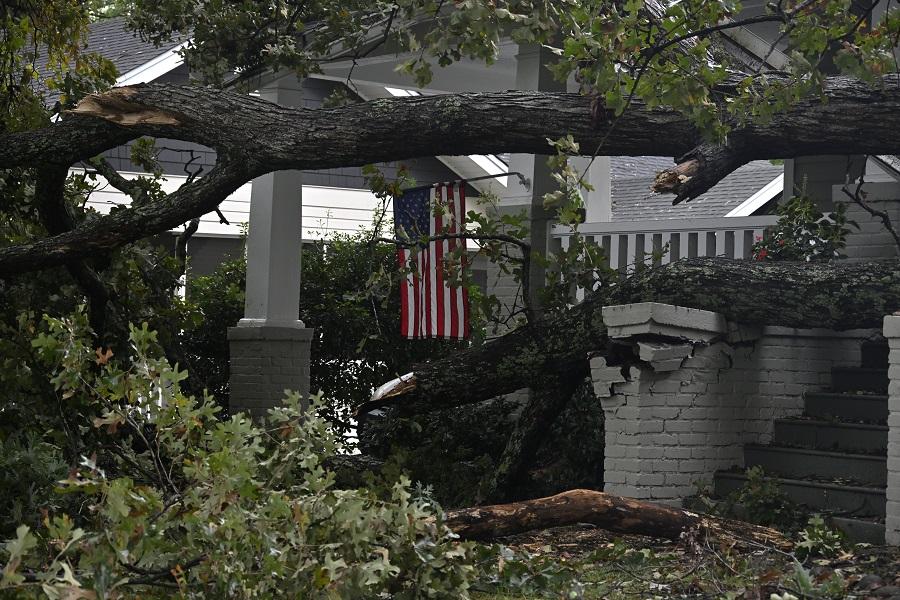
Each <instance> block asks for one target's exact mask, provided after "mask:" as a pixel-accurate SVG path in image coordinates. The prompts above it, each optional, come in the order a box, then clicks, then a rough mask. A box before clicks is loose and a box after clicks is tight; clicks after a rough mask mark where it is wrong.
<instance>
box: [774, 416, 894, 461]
mask: <svg viewBox="0 0 900 600" xmlns="http://www.w3.org/2000/svg"><path fill="white" fill-rule="evenodd" d="M887 439H888V428H887V426H886V425H872V424H868V423H842V422H840V421H837V422H835V421H821V420H818V419H775V429H774V431H773V434H772V444H773V445H784V446H803V447H804V448H814V449H816V450H850V451H857V452H882V453H886V452H887Z"/></svg>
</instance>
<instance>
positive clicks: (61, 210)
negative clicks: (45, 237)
mask: <svg viewBox="0 0 900 600" xmlns="http://www.w3.org/2000/svg"><path fill="white" fill-rule="evenodd" d="M67 176H68V169H67V168H66V167H64V166H61V165H48V166H46V167H44V168H43V169H40V170H39V172H38V177H37V180H36V182H35V190H34V198H35V204H36V206H37V209H38V215H39V217H40V219H41V222H42V223H43V224H44V227H45V228H46V229H47V232H48V233H49V234H51V235H59V234H62V233H65V232H68V231H71V230H72V229H73V228H74V227H75V220H74V219H73V218H72V215H71V214H70V213H69V209H68V207H67V206H66V201H65V185H66V178H67ZM66 269H67V270H68V271H69V274H70V275H71V276H72V279H74V280H75V283H76V284H78V287H79V288H80V289H81V291H82V292H84V293H85V294H86V295H87V297H88V304H89V320H90V323H91V327H92V328H93V330H94V333H96V334H97V336H98V337H99V338H100V339H101V340H102V339H103V337H104V335H105V333H106V323H107V319H106V317H107V315H106V311H107V305H108V304H109V300H110V293H109V290H108V289H107V287H106V284H105V283H103V280H102V279H100V276H99V275H98V274H97V272H96V271H94V269H93V268H91V267H90V266H89V265H88V264H87V263H84V262H81V261H75V262H70V263H68V264H67V265H66Z"/></svg>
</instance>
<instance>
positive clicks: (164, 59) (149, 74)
mask: <svg viewBox="0 0 900 600" xmlns="http://www.w3.org/2000/svg"><path fill="white" fill-rule="evenodd" d="M190 43H191V41H190V40H188V41H186V42H182V43H181V44H178V45H177V46H175V47H174V48H170V49H169V50H167V51H165V52H163V53H162V54H159V55H157V56H155V57H153V58H151V59H150V60H148V61H147V62H145V63H144V64H142V65H138V66H137V67H135V68H134V69H132V70H130V71H128V72H127V73H125V74H124V75H122V76H121V77H119V78H118V79H117V80H116V86H122V85H136V84H138V83H149V82H151V81H153V80H155V79H158V78H160V77H162V76H163V75H165V74H166V73H169V72H170V71H173V70H175V69H177V68H178V67H180V66H181V65H183V64H184V57H182V56H181V54H180V52H181V50H182V49H184V48H186V47H187V45H188V44H190Z"/></svg>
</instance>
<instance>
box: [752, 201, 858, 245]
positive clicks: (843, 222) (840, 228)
mask: <svg viewBox="0 0 900 600" xmlns="http://www.w3.org/2000/svg"><path fill="white" fill-rule="evenodd" d="M846 213H847V208H846V206H845V205H844V204H842V203H838V204H836V205H835V208H834V212H832V213H830V214H829V215H828V216H825V215H823V214H822V212H821V211H820V210H819V209H818V207H816V204H815V202H814V201H813V200H812V199H811V198H809V197H808V196H806V195H805V194H801V195H800V196H796V197H794V198H791V199H790V200H789V201H788V202H786V203H785V204H783V205H781V206H779V207H778V215H779V218H778V223H776V224H775V226H774V227H771V228H770V229H769V231H767V232H766V237H765V238H759V239H757V241H756V243H755V244H753V248H752V250H751V252H752V255H753V258H754V259H756V260H799V261H812V260H831V259H834V258H841V256H842V255H841V250H843V249H844V247H845V246H846V245H847V235H848V234H849V233H850V228H849V227H848V226H849V225H852V226H854V227H857V224H856V223H855V222H854V221H849V220H847V214H846Z"/></svg>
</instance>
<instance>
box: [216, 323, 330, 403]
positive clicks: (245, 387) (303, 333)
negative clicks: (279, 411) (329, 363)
mask: <svg viewBox="0 0 900 600" xmlns="http://www.w3.org/2000/svg"><path fill="white" fill-rule="evenodd" d="M312 334H313V330H312V329H294V328H290V327H231V328H229V329H228V342H229V349H230V353H231V357H230V365H231V373H230V379H229V384H230V386H231V400H230V404H229V410H230V412H231V413H232V414H235V413H237V412H246V413H248V414H250V415H251V416H253V417H255V418H258V417H262V416H264V415H265V414H266V411H268V409H270V408H273V407H276V406H279V405H280V404H281V401H282V400H283V399H284V395H285V390H288V391H298V392H300V395H301V397H303V398H306V397H307V395H308V394H309V362H310V342H311V341H312Z"/></svg>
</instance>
